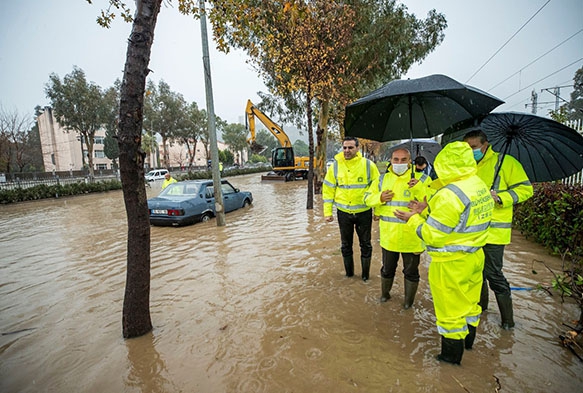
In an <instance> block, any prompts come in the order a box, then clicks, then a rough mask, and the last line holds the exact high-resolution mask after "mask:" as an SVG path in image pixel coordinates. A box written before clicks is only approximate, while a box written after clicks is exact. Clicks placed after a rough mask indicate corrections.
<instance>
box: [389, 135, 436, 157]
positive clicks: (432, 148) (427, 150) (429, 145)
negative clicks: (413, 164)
mask: <svg viewBox="0 0 583 393" xmlns="http://www.w3.org/2000/svg"><path fill="white" fill-rule="evenodd" d="M401 148H405V149H407V150H409V151H410V152H411V159H412V160H415V158H416V157H418V156H423V157H425V158H426V159H427V161H428V162H429V163H433V161H434V160H435V156H437V153H439V152H440V151H441V145H440V144H439V143H437V142H436V141H434V140H433V139H412V140H410V141H407V142H403V143H399V144H398V145H395V146H391V147H390V148H389V157H390V156H391V155H392V154H393V152H394V151H395V150H397V149H401Z"/></svg>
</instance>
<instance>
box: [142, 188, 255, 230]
mask: <svg viewBox="0 0 583 393" xmlns="http://www.w3.org/2000/svg"><path fill="white" fill-rule="evenodd" d="M221 190H222V192H223V201H224V207H225V213H228V212H230V211H233V210H237V209H240V208H242V207H247V206H250V205H251V204H252V203H253V195H251V193H250V192H247V191H240V190H239V189H238V188H235V187H233V186H232V185H231V183H229V182H228V181H227V180H222V181H221ZM148 210H149V211H150V224H152V225H160V226H163V225H164V226H168V225H173V226H178V225H188V224H192V223H195V222H198V221H208V220H210V219H211V218H212V217H214V216H215V197H214V188H213V181H212V180H188V181H181V182H178V183H173V184H170V185H169V186H168V187H166V188H165V189H164V190H163V191H162V192H161V193H160V195H158V196H157V197H155V198H150V199H148Z"/></svg>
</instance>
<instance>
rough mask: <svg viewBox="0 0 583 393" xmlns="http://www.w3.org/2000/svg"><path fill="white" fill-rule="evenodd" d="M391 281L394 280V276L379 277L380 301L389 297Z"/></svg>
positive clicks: (382, 301) (384, 300)
mask: <svg viewBox="0 0 583 393" xmlns="http://www.w3.org/2000/svg"><path fill="white" fill-rule="evenodd" d="M393 281H395V278H394V277H393V278H384V277H381V303H384V302H386V301H387V300H389V299H390V298H391V288H393Z"/></svg>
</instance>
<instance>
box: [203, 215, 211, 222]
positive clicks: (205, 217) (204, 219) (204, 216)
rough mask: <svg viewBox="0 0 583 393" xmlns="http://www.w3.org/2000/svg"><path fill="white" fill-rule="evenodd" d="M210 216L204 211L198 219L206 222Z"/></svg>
mask: <svg viewBox="0 0 583 393" xmlns="http://www.w3.org/2000/svg"><path fill="white" fill-rule="evenodd" d="M211 218H212V216H211V215H210V213H205V214H203V215H202V216H201V217H200V221H201V222H207V221H208V220H210V219H211Z"/></svg>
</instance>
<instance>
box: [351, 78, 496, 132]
mask: <svg viewBox="0 0 583 393" xmlns="http://www.w3.org/2000/svg"><path fill="white" fill-rule="evenodd" d="M502 103H503V101H501V100H499V99H498V98H496V97H494V96H492V95H490V94H488V93H486V92H483V91H481V90H479V89H476V88H475V87H472V86H468V85H464V84H462V83H459V82H457V81H455V80H453V79H451V78H449V77H447V76H445V75H430V76H426V77H423V78H419V79H407V80H394V81H392V82H390V83H388V84H386V85H384V86H383V87H381V88H380V89H377V90H375V91H373V92H372V93H370V94H369V95H367V96H365V97H362V98H360V99H359V100H357V101H355V102H353V103H352V104H350V105H348V106H347V107H346V113H345V118H344V129H345V134H346V136H355V137H360V138H366V139H371V140H375V141H379V142H386V141H393V140H398V139H408V138H409V139H412V138H431V137H432V136H436V135H439V134H442V133H443V132H444V131H445V130H446V129H448V128H449V127H451V126H452V125H454V124H456V123H458V122H461V121H464V120H468V119H473V118H479V117H483V116H486V115H487V114H488V113H490V111H492V109H494V108H496V107H497V106H498V105H500V104H502Z"/></svg>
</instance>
